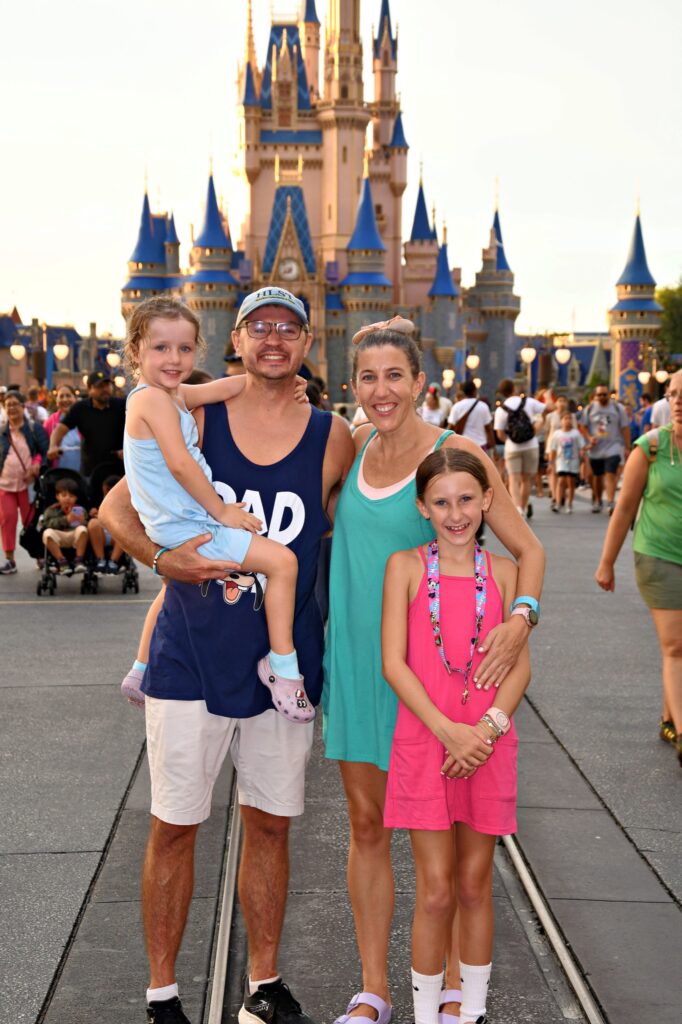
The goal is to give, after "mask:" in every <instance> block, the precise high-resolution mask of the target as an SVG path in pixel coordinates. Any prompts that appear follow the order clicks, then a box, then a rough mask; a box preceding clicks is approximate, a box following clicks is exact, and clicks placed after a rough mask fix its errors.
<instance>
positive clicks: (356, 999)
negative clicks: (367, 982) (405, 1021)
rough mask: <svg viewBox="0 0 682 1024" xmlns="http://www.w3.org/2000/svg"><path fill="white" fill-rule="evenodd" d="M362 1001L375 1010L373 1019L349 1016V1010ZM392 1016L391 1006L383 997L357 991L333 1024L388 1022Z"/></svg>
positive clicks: (377, 1023)
mask: <svg viewBox="0 0 682 1024" xmlns="http://www.w3.org/2000/svg"><path fill="white" fill-rule="evenodd" d="M362 1003H366V1004H367V1006H371V1007H372V1009H373V1010H376V1011H377V1019H376V1020H373V1019H372V1018H371V1017H350V1016H349V1014H350V1012H351V1010H354V1009H355V1007H356V1006H360V1005H361V1004H362ZM392 1016H393V1007H392V1006H389V1004H388V1003H386V1002H384V1000H383V999H380V998H379V996H375V995H374V994H373V993H372V992H358V993H356V995H354V996H353V998H352V999H351V1001H350V1002H349V1004H348V1008H347V1010H346V1012H345V1013H342V1014H341V1016H340V1017H337V1018H336V1020H335V1021H334V1024H390V1021H391V1017H392Z"/></svg>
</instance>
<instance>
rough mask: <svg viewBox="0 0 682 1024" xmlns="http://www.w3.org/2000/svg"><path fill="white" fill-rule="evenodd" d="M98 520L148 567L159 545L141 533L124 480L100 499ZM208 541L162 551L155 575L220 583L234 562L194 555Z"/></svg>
mask: <svg viewBox="0 0 682 1024" xmlns="http://www.w3.org/2000/svg"><path fill="white" fill-rule="evenodd" d="M98 518H99V520H100V522H101V523H102V525H103V526H104V527H105V528H106V529H107V530H108V531H109V533H110V534H111V536H112V537H113V538H114V540H116V541H118V543H119V544H120V545H121V547H123V548H124V549H125V551H127V552H128V554H130V555H132V556H133V558H136V559H137V560H138V561H139V562H142V563H143V564H144V565H148V566H151V564H152V562H153V561H154V556H155V555H156V552H157V551H158V550H159V547H160V545H158V544H155V543H154V541H151V540H150V539H149V537H148V536H147V534H146V533H145V531H144V527H143V525H142V523H141V522H140V517H139V516H138V514H137V512H136V511H135V509H134V508H133V506H132V503H131V501H130V491H129V490H128V484H127V482H126V479H125V477H123V479H122V480H119V482H118V483H117V484H116V486H115V487H112V489H111V490H110V491H109V493H108V494H107V495H106V497H105V498H104V501H103V502H102V504H101V505H100V509H99V516H98ZM210 539H211V535H210V533H204V534H201V535H200V536H199V537H193V538H192V539H191V540H188V541H185V543H184V544H181V545H180V547H178V548H174V549H173V550H172V551H165V552H164V553H163V554H162V555H161V557H160V558H159V560H158V561H157V563H156V565H157V569H158V571H159V573H160V574H161V575H162V576H167V577H169V578H170V579H173V580H178V581H179V582H180V583H202V582H203V581H204V580H220V579H223V577H224V576H225V573H226V572H231V571H232V570H234V569H238V568H239V566H238V565H237V564H236V563H235V562H227V561H225V562H223V561H220V562H214V561H211V560H210V559H208V558H204V557H203V555H200V554H198V553H197V548H199V547H201V545H202V544H206V543H207V542H208V541H209V540H210Z"/></svg>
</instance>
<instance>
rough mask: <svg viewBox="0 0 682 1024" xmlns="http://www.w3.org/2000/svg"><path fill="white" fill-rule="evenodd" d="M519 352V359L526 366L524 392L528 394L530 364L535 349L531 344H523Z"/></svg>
mask: <svg viewBox="0 0 682 1024" xmlns="http://www.w3.org/2000/svg"><path fill="white" fill-rule="evenodd" d="M519 354H520V356H521V361H522V362H523V363H525V365H526V366H527V367H528V372H527V378H526V394H527V395H530V392H531V387H532V377H531V374H532V371H531V366H532V365H533V360H534V359H535V357H536V355H537V351H536V350H535V349H534V348H533V346H532V345H524V347H523V348H522V349H521V352H520V353H519Z"/></svg>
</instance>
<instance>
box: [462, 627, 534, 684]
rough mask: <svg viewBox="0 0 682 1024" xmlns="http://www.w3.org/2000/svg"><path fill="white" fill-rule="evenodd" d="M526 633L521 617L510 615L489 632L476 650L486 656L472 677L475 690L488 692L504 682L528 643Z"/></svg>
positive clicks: (526, 628) (527, 631)
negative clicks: (492, 687) (505, 620)
mask: <svg viewBox="0 0 682 1024" xmlns="http://www.w3.org/2000/svg"><path fill="white" fill-rule="evenodd" d="M528 633H529V629H528V626H527V625H526V621H525V619H524V618H523V616H521V615H512V617H511V618H510V619H509V620H508V621H507V622H502V623H500V625H499V626H495V628H494V629H491V630H490V632H489V633H488V635H487V637H486V638H485V640H484V641H483V643H482V644H481V646H480V647H479V648H478V649H479V651H481V652H485V655H486V656H485V658H484V659H483V661H482V662H481V664H480V665H479V667H478V672H477V673H476V675H475V677H474V684H475V686H476V689H477V690H489V689H490V687H491V686H495V687H497V686H499V685H500V683H502V682H504V679H505V676H506V675H507V673H508V672H509V670H510V669H511V668H512V667H513V666H514V665H515V664H516V662H517V661H518V658H519V655H520V653H521V651H522V650H523V648H524V647H525V645H526V644H527V643H528Z"/></svg>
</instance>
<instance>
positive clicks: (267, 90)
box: [260, 25, 310, 110]
mask: <svg viewBox="0 0 682 1024" xmlns="http://www.w3.org/2000/svg"><path fill="white" fill-rule="evenodd" d="M285 31H286V34H287V49H288V50H289V55H290V57H291V59H292V61H293V59H294V46H295V47H296V65H295V67H294V73H295V75H296V84H297V86H298V89H297V92H298V97H297V98H298V109H299V110H310V90H309V88H308V78H307V76H306V73H305V63H304V61H303V53H302V47H301V38H300V36H299V33H298V28H297V26H296V25H272V26H271V27H270V40H269V42H268V56H267V60H266V62H265V67H264V69H263V81H262V82H261V90H260V105H261V106H262V107H263V109H264V110H271V109H272V47H273V45H274V46H275V48H276V50H277V53H279V51H280V50H281V49H282V37H283V36H284V33H285Z"/></svg>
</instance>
